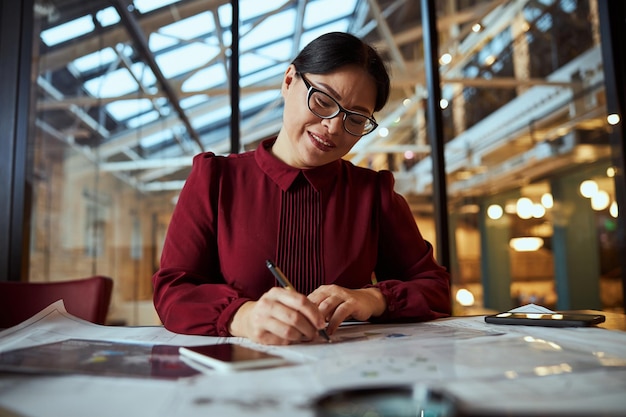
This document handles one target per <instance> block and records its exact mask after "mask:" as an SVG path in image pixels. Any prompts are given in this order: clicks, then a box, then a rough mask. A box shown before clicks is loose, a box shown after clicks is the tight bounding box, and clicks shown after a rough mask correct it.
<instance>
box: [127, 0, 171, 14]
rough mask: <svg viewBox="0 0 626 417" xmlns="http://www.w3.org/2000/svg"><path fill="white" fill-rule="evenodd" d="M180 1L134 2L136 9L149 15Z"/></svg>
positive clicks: (143, 0) (145, 0)
mask: <svg viewBox="0 0 626 417" xmlns="http://www.w3.org/2000/svg"><path fill="white" fill-rule="evenodd" d="M178 1H179V0H134V1H133V3H134V5H135V8H136V9H137V10H139V11H140V12H141V13H148V12H150V11H152V10H156V9H158V8H160V7H164V6H168V5H170V4H174V3H177V2H178Z"/></svg>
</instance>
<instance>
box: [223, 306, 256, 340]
mask: <svg viewBox="0 0 626 417" xmlns="http://www.w3.org/2000/svg"><path fill="white" fill-rule="evenodd" d="M253 304H254V301H247V302H245V303H243V304H242V305H241V307H239V308H238V309H237V311H236V312H235V314H233V317H232V318H231V319H230V323H229V324H228V332H229V333H230V335H231V336H236V337H246V334H247V332H246V327H247V324H246V323H247V316H248V310H249V309H250V308H251V307H252V305H253Z"/></svg>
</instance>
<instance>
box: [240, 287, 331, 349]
mask: <svg viewBox="0 0 626 417" xmlns="http://www.w3.org/2000/svg"><path fill="white" fill-rule="evenodd" d="M325 325H326V323H325V321H324V317H323V316H322V313H321V312H320V311H319V309H318V308H317V306H316V305H315V304H314V303H313V302H311V301H310V300H309V299H308V298H307V297H306V296H304V295H302V294H300V293H298V292H296V291H293V290H289V289H285V288H280V287H274V288H272V289H270V290H269V291H268V292H266V293H265V294H263V296H261V298H259V300H258V301H248V302H246V303H245V304H243V305H242V306H241V307H240V308H239V310H237V312H236V313H235V315H234V316H233V318H232V320H231V322H230V326H229V330H230V333H231V335H233V336H240V337H246V338H248V339H250V340H252V341H253V342H256V343H262V344H265V345H288V344H291V343H298V342H303V341H308V340H313V339H314V338H315V337H317V335H318V330H319V329H323V328H324V327H325Z"/></svg>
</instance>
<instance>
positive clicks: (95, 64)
mask: <svg viewBox="0 0 626 417" xmlns="http://www.w3.org/2000/svg"><path fill="white" fill-rule="evenodd" d="M116 59H117V54H116V53H115V51H114V50H113V48H110V47H109V48H104V49H102V50H101V51H96V52H93V53H91V54H88V55H85V56H82V57H80V58H78V59H75V60H74V61H72V63H71V65H73V66H74V68H76V69H77V70H78V71H80V72H83V73H84V72H88V71H91V70H92V69H95V68H99V67H101V66H103V65H108V64H110V63H112V62H113V61H115V60H116Z"/></svg>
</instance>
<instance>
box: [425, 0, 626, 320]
mask: <svg viewBox="0 0 626 417" xmlns="http://www.w3.org/2000/svg"><path fill="white" fill-rule="evenodd" d="M520 4H521V3H516V4H513V2H509V3H508V4H507V5H505V6H504V7H502V8H501V9H498V10H496V11H494V12H493V13H492V14H490V15H487V16H485V18H483V19H482V20H481V21H480V22H473V27H472V28H470V29H471V32H470V33H469V35H468V36H467V37H466V38H465V39H464V41H463V42H462V43H460V44H459V45H457V47H456V48H457V49H456V50H455V51H453V52H452V54H453V55H454V56H458V55H459V51H464V52H463V57H464V58H465V59H460V60H459V62H454V61H452V62H451V63H450V64H449V65H443V66H442V68H441V73H442V75H443V78H444V79H445V78H446V77H447V78H457V77H459V78H464V77H465V78H468V79H469V80H468V81H469V82H467V83H464V82H463V81H461V82H459V83H457V84H448V85H444V89H443V91H444V98H445V99H447V100H448V102H449V107H448V109H446V110H445V111H444V118H445V122H444V123H445V124H446V125H448V126H454V133H453V134H451V135H448V137H447V138H446V139H447V145H446V163H447V170H448V173H449V180H448V191H449V199H450V206H451V212H450V218H451V222H452V224H453V228H452V230H453V232H452V233H453V235H454V236H453V240H455V241H456V244H455V250H454V253H455V259H454V264H453V272H454V274H453V279H454V287H455V291H456V294H458V295H459V296H458V297H455V308H456V311H457V312H458V313H459V314H463V313H468V312H472V311H477V310H478V311H481V310H483V309H488V310H507V309H510V308H512V307H516V306H519V305H523V304H527V303H537V304H541V305H544V306H546V307H548V308H552V309H589V308H594V309H604V310H614V311H623V305H624V304H623V303H624V300H623V290H622V281H621V273H622V272H621V271H622V270H621V268H622V266H621V265H622V264H621V263H620V260H619V255H618V248H619V245H618V243H617V233H616V227H617V216H618V208H617V202H616V195H615V184H614V179H613V178H614V176H615V172H616V168H615V167H614V166H613V165H612V162H611V161H612V159H611V156H612V155H611V147H610V145H609V132H610V129H611V121H610V120H607V111H606V99H605V90H604V79H603V64H602V55H601V49H600V47H601V45H600V36H599V27H598V14H597V13H598V11H597V8H596V2H593V1H591V2H589V1H541V2H536V1H529V2H525V3H524V5H523V6H520ZM498 14H499V16H500V18H499V19H497V20H495V19H496V18H497V17H498V16H497V15H498ZM503 15H506V16H507V18H506V19H502V16H503ZM460 30H463V28H460ZM468 32H469V31H468ZM445 52H450V51H442V53H445ZM480 81H483V82H482V83H481V82H480ZM444 83H445V81H444ZM424 169H428V168H427V167H424ZM459 291H460V292H459ZM467 291H469V293H468V292H467ZM469 294H471V295H472V296H473V297H472V296H470V295H469ZM472 299H473V300H474V301H473V303H472Z"/></svg>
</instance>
